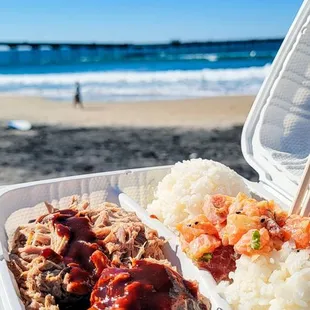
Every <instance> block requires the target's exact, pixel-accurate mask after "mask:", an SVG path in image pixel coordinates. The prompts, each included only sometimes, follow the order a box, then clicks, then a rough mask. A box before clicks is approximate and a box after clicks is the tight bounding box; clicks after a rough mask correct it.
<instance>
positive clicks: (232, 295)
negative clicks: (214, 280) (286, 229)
mask: <svg viewBox="0 0 310 310" xmlns="http://www.w3.org/2000/svg"><path fill="white" fill-rule="evenodd" d="M309 258H310V250H308V249H307V250H300V251H299V252H296V251H293V250H292V249H291V248H290V246H289V244H288V243H285V244H284V245H283V248H282V250H280V251H275V250H274V251H273V252H272V253H271V254H270V256H268V257H264V256H260V257H259V258H257V259H256V260H255V261H252V260H251V258H250V257H247V256H245V255H242V256H241V257H240V259H238V260H237V269H236V271H235V272H232V273H231V274H230V278H231V279H233V283H232V284H229V283H228V282H221V283H220V284H219V285H218V291H219V293H220V294H221V295H222V296H223V298H225V299H226V300H227V301H228V303H229V304H230V305H231V307H232V309H238V310H250V309H251V310H256V309H262V310H263V309H270V310H284V309H288V310H290V309H294V310H295V309H310V260H309Z"/></svg>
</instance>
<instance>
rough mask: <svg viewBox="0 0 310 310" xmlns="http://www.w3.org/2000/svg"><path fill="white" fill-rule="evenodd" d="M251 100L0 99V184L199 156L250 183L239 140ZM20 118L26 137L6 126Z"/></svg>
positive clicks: (253, 177)
mask: <svg viewBox="0 0 310 310" xmlns="http://www.w3.org/2000/svg"><path fill="white" fill-rule="evenodd" d="M253 100H254V98H253V97H252V96H226V97H225V96H223V97H208V98H200V99H190V100H177V101H150V102H126V103H99V102H97V103H85V109H84V110H80V109H74V108H73V107H72V105H71V103H70V102H57V101H55V102H53V101H48V100H44V99H41V98H34V97H19V96H14V97H6V96H2V97H1V98H0V109H1V116H0V123H1V127H0V170H1V173H0V185H4V184H13V183H21V182H29V181H34V180H42V179H48V178H55V177H63V176H71V175H79V174H85V173H95V172H103V171H111V170H117V169H127V168H138V167H147V166H159V165H171V164H174V163H175V162H177V161H180V160H184V159H189V158H195V157H202V158H208V159H213V160H217V161H220V162H223V163H224V164H226V165H228V166H230V167H231V168H233V169H235V170H236V171H237V172H238V173H240V174H241V175H243V176H244V177H246V178H248V179H250V180H257V174H256V173H255V172H254V170H253V169H252V168H251V167H250V166H249V165H248V164H247V163H246V162H245V160H244V158H243V156H242V152H241V147H240V138H241V131H242V125H243V123H244V121H245V119H246V116H247V114H248V112H249V110H250V107H251V105H252V103H253ZM10 119H27V120H29V121H30V122H31V123H32V124H33V129H32V130H30V131H27V132H20V131H15V130H9V129H7V128H6V124H7V121H8V120H10Z"/></svg>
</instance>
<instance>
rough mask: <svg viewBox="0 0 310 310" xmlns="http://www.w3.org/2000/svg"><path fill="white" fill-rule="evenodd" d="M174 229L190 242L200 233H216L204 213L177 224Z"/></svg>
mask: <svg viewBox="0 0 310 310" xmlns="http://www.w3.org/2000/svg"><path fill="white" fill-rule="evenodd" d="M176 229H177V230H178V231H179V232H180V234H181V235H182V237H183V238H184V240H185V241H186V242H191V241H192V240H193V239H194V238H196V237H199V236H200V235H202V234H208V235H216V236H217V235H218V232H217V230H216V228H215V227H214V225H213V224H212V223H211V222H210V221H209V220H208V218H207V217H206V216H205V215H204V214H200V215H198V216H196V217H195V218H193V219H191V220H189V221H185V222H182V223H180V224H178V225H177V226H176Z"/></svg>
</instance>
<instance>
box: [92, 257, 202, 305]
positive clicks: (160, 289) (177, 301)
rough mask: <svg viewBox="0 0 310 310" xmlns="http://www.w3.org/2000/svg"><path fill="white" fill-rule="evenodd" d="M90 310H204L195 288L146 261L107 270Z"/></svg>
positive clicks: (94, 293) (178, 276)
mask: <svg viewBox="0 0 310 310" xmlns="http://www.w3.org/2000/svg"><path fill="white" fill-rule="evenodd" d="M90 302H91V305H92V306H91V308H90V309H89V310H99V309H100V310H101V309H147V310H159V309H162V310H166V309H167V310H168V309H169V310H170V309H185V308H186V305H190V304H191V305H195V307H193V309H207V307H206V305H205V304H204V303H202V302H201V301H199V300H198V291H197V286H196V285H195V284H193V283H191V282H188V281H186V280H184V279H183V278H182V277H181V276H180V275H179V274H177V273H176V272H175V271H173V270H172V269H171V268H169V267H167V266H165V265H162V264H158V263H153V262H150V261H145V260H138V261H134V265H133V267H132V268H129V269H128V268H106V269H105V270H104V271H103V272H102V274H101V277H100V279H99V280H98V282H97V284H96V286H95V288H94V290H93V292H92V294H91V299H90Z"/></svg>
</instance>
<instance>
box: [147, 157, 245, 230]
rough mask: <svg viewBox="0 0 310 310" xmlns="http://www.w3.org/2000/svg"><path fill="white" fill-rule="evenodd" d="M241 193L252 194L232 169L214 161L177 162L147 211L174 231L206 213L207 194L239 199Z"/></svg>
mask: <svg viewBox="0 0 310 310" xmlns="http://www.w3.org/2000/svg"><path fill="white" fill-rule="evenodd" d="M239 192H244V193H245V194H248V195H249V190H248V188H247V186H246V184H245V182H244V181H243V179H242V178H241V176H239V175H238V174H237V173H236V172H234V171H233V170H231V169H230V168H228V167H226V166H225V165H223V164H221V163H218V162H215V161H212V160H206V159H201V158H198V159H192V160H186V161H183V162H182V163H181V162H179V163H176V164H175V165H174V166H173V167H172V168H171V173H169V174H168V175H166V176H165V177H164V179H163V180H162V181H161V182H160V183H159V185H158V188H157V191H156V192H155V199H154V200H153V202H152V203H151V204H149V205H148V206H147V210H148V212H149V213H150V214H154V215H156V216H157V218H158V219H159V220H161V221H162V222H164V224H165V225H167V226H168V227H170V228H171V229H174V227H175V225H176V224H178V223H179V222H181V221H183V220H185V219H189V218H191V217H193V216H196V215H199V214H201V213H203V211H202V207H203V204H204V201H205V197H206V196H207V195H213V194H225V195H228V196H236V195H237V194H238V193H239Z"/></svg>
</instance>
